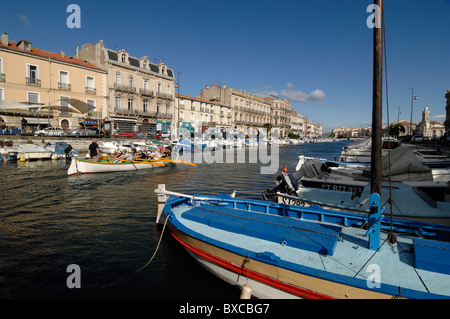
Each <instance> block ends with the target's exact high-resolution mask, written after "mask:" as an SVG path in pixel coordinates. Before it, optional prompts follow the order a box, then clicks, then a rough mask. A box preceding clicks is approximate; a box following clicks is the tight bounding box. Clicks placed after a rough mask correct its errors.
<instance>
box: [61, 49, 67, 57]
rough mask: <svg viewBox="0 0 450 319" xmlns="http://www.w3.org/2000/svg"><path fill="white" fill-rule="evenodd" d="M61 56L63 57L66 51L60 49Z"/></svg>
mask: <svg viewBox="0 0 450 319" xmlns="http://www.w3.org/2000/svg"><path fill="white" fill-rule="evenodd" d="M61 56H62V57H63V58H64V57H65V56H66V53H65V52H64V49H62V50H61Z"/></svg>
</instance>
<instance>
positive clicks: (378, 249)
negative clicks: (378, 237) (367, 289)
mask: <svg viewBox="0 0 450 319" xmlns="http://www.w3.org/2000/svg"><path fill="white" fill-rule="evenodd" d="M388 238H389V237H386V239H385V240H384V241H383V243H382V244H381V245H380V247H378V248H377V250H375V251H374V253H373V254H372V256H370V257H369V259H367V261H366V262H365V263H364V265H362V267H361V268H360V269H359V270H358V271H357V272H356V274H355V275H354V276H353V278H356V276H358V274H359V273H360V272H361V270H363V269H364V268H365V267H366V265H367V264H368V263H369V261H370V260H371V259H372V258H373V257H374V256H375V254H376V253H377V252H379V251H380V249H381V247H383V245H384V243H385V242H386V241H387V240H388Z"/></svg>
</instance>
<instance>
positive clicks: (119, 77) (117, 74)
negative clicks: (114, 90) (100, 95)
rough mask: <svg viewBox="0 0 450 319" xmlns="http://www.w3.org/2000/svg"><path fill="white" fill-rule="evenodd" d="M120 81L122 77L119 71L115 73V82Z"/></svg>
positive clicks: (118, 82)
mask: <svg viewBox="0 0 450 319" xmlns="http://www.w3.org/2000/svg"><path fill="white" fill-rule="evenodd" d="M120 83H122V77H121V76H120V73H116V84H120Z"/></svg>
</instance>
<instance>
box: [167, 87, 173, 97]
mask: <svg viewBox="0 0 450 319" xmlns="http://www.w3.org/2000/svg"><path fill="white" fill-rule="evenodd" d="M167 94H168V95H171V94H172V88H171V87H170V85H168V86H167Z"/></svg>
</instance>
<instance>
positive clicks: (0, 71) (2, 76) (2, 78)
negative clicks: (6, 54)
mask: <svg viewBox="0 0 450 319" xmlns="http://www.w3.org/2000/svg"><path fill="white" fill-rule="evenodd" d="M5 81H6V78H5V74H4V73H3V59H0V82H5Z"/></svg>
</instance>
